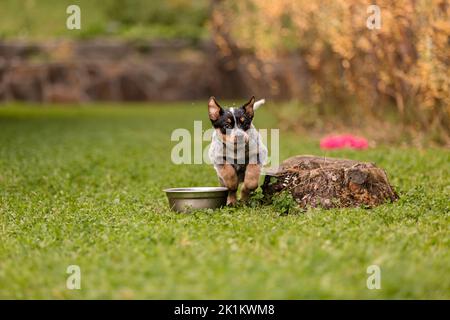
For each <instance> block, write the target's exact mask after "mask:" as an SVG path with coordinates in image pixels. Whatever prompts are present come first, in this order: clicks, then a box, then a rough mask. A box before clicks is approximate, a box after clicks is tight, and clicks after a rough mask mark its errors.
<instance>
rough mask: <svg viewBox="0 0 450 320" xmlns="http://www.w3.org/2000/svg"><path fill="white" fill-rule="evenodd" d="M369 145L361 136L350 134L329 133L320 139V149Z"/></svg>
mask: <svg viewBox="0 0 450 320" xmlns="http://www.w3.org/2000/svg"><path fill="white" fill-rule="evenodd" d="M368 146H369V144H368V142H367V140H366V139H365V138H362V137H356V136H354V135H351V134H342V135H331V136H327V137H325V138H323V139H322V140H320V147H321V148H322V149H328V150H329V149H343V148H350V149H367V147H368Z"/></svg>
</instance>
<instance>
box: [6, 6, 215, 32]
mask: <svg viewBox="0 0 450 320" xmlns="http://www.w3.org/2000/svg"><path fill="white" fill-rule="evenodd" d="M71 4H76V5H79V6H80V8H81V30H68V29H67V28H66V19H67V17H68V14H67V13H66V8H67V7H68V6H69V5H71ZM0 12H1V13H2V19H1V20H0V39H5V38H7V39H17V38H20V39H36V40H43V39H51V38H55V37H58V38H66V37H68V38H92V37H105V36H107V37H124V38H131V39H133V38H150V39H171V38H186V39H189V40H198V39H201V38H203V37H204V36H205V35H206V34H207V28H206V20H207V17H208V1H207V0H194V1H188V0H166V1H165V0H152V1H146V0H103V1H100V0H90V1H88V0H60V1H55V0H39V1H38V0H21V1H15V0H2V1H1V2H0Z"/></svg>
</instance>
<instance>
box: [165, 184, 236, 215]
mask: <svg viewBox="0 0 450 320" xmlns="http://www.w3.org/2000/svg"><path fill="white" fill-rule="evenodd" d="M164 192H166V194H167V198H168V199H169V206H170V209H171V210H174V211H177V212H189V211H192V210H193V209H217V208H220V207H223V206H225V205H226V204H227V196H228V189H227V188H224V187H193V188H170V189H164Z"/></svg>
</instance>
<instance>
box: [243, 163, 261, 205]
mask: <svg viewBox="0 0 450 320" xmlns="http://www.w3.org/2000/svg"><path fill="white" fill-rule="evenodd" d="M260 174H261V165H259V164H248V165H247V168H246V170H245V177H244V185H243V186H242V191H241V200H242V201H247V200H248V197H249V195H250V193H251V192H252V191H253V190H255V189H256V188H258V182H259V175H260Z"/></svg>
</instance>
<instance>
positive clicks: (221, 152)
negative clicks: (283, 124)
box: [208, 97, 267, 205]
mask: <svg viewBox="0 0 450 320" xmlns="http://www.w3.org/2000/svg"><path fill="white" fill-rule="evenodd" d="M264 102H265V101H264V99H262V100H259V101H257V102H255V97H252V98H251V99H250V101H248V102H247V103H246V104H244V105H243V106H242V107H236V108H222V107H221V106H220V105H219V104H218V103H217V101H216V99H215V98H214V97H211V98H210V99H209V102H208V115H209V119H210V120H211V123H212V125H213V127H214V128H215V130H214V132H213V135H212V141H211V147H210V149H209V158H210V160H211V162H212V164H213V165H214V168H215V169H216V172H217V175H218V177H219V181H220V184H221V185H222V186H224V187H226V188H228V199H227V204H228V205H234V204H235V203H236V200H237V198H236V192H237V189H238V186H239V184H240V183H241V182H243V186H242V190H241V200H242V201H246V200H247V199H248V197H249V194H250V192H252V191H253V190H255V189H256V188H258V181H259V175H260V173H261V168H262V166H263V165H264V164H265V163H266V160H267V148H266V146H265V145H264V144H263V143H262V141H261V136H260V134H259V132H258V131H257V130H256V128H255V127H254V126H253V123H252V121H253V117H254V112H255V110H256V109H257V108H258V107H259V106H261V105H262V104H264Z"/></svg>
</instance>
